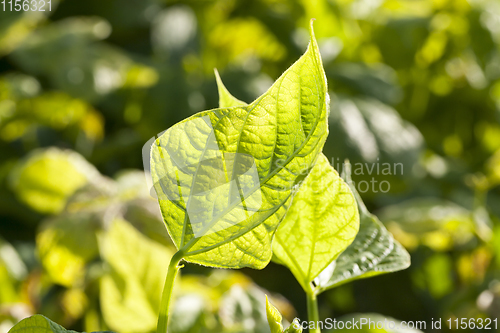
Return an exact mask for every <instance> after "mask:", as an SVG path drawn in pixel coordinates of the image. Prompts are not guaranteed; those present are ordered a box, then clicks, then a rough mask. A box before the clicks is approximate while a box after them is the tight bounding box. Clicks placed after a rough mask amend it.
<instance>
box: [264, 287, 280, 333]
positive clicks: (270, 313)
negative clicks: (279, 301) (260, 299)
mask: <svg viewBox="0 0 500 333" xmlns="http://www.w3.org/2000/svg"><path fill="white" fill-rule="evenodd" d="M266 314H267V322H268V323H269V327H270V328H271V333H282V332H283V325H281V320H282V319H283V318H282V317H281V313H280V312H279V311H278V309H276V308H275V307H274V305H272V304H271V303H270V302H269V299H268V298H267V295H266Z"/></svg>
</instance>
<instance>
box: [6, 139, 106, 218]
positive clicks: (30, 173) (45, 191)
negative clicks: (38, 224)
mask: <svg viewBox="0 0 500 333" xmlns="http://www.w3.org/2000/svg"><path fill="white" fill-rule="evenodd" d="M42 175H43V176H42ZM97 177H99V172H98V171H97V170H96V169H95V168H94V166H93V165H91V164H90V163H88V162H87V161H86V160H85V159H84V158H83V157H82V156H81V155H79V154H78V153H75V152H72V151H67V150H60V149H57V148H49V149H42V150H36V151H33V152H32V153H31V154H30V155H28V157H26V158H25V159H24V160H23V161H21V162H20V163H19V165H18V166H17V167H16V168H15V169H14V170H13V171H12V173H11V174H10V183H11V187H12V189H13V190H14V192H15V193H16V195H17V197H18V198H19V199H20V200H21V201H22V202H24V203H25V204H27V205H28V206H30V207H31V208H33V209H34V210H36V211H38V212H41V213H59V212H61V210H62V209H63V208H64V205H65V204H66V200H67V199H68V197H69V196H70V195H72V194H73V193H74V192H75V191H76V190H77V189H79V188H80V187H82V186H83V185H85V184H86V183H87V182H88V181H89V180H92V179H94V178H97Z"/></svg>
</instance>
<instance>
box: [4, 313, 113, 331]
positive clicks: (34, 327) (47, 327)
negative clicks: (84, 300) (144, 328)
mask: <svg viewBox="0 0 500 333" xmlns="http://www.w3.org/2000/svg"><path fill="white" fill-rule="evenodd" d="M106 332H108V331H106ZM106 332H94V333H106ZM9 333H76V331H70V330H67V329H65V328H64V327H62V326H61V325H59V324H56V323H54V322H53V321H52V320H50V319H49V318H47V317H45V316H42V315H38V314H37V315H34V316H31V317H28V318H25V319H23V320H21V321H20V322H19V323H17V324H16V325H15V326H14V327H12V328H11V329H10V331H9ZM109 333H111V332H109Z"/></svg>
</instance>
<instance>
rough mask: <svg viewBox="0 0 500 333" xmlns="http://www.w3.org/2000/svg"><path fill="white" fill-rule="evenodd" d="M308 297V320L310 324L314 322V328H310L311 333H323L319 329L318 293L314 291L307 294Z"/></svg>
mask: <svg viewBox="0 0 500 333" xmlns="http://www.w3.org/2000/svg"><path fill="white" fill-rule="evenodd" d="M306 295H307V317H308V318H307V319H308V321H309V323H310V322H311V321H312V322H314V327H309V332H310V333H321V331H320V329H319V313H318V300H317V298H316V293H315V292H314V291H312V290H310V291H307V292H306Z"/></svg>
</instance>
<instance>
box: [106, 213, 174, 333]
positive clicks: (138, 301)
mask: <svg viewBox="0 0 500 333" xmlns="http://www.w3.org/2000/svg"><path fill="white" fill-rule="evenodd" d="M101 242H102V249H101V251H102V255H103V257H104V259H105V260H106V262H107V263H108V264H109V266H110V272H109V274H106V275H105V276H103V277H102V278H101V291H100V293H101V307H102V312H103V316H104V320H105V321H106V323H107V324H108V325H109V327H110V328H112V329H113V330H116V331H118V332H124V333H127V332H130V333H136V332H148V331H152V330H154V329H155V328H156V322H157V315H158V309H159V305H160V296H161V291H162V288H163V282H164V277H165V275H166V273H167V266H168V262H169V260H170V257H171V255H172V253H171V252H170V251H169V250H168V249H167V248H166V247H164V246H162V245H160V244H158V243H156V242H154V241H152V240H149V239H147V238H146V237H145V236H143V235H141V234H140V233H139V232H138V231H137V230H135V229H134V228H133V227H132V226H131V225H130V224H128V223H126V222H125V221H122V220H115V221H114V222H113V224H112V225H111V227H110V230H109V232H108V233H107V234H106V236H104V237H103V238H102V239H101Z"/></svg>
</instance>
